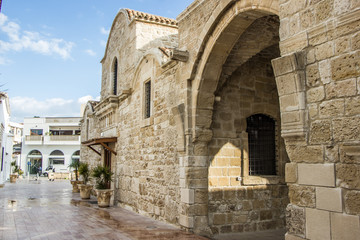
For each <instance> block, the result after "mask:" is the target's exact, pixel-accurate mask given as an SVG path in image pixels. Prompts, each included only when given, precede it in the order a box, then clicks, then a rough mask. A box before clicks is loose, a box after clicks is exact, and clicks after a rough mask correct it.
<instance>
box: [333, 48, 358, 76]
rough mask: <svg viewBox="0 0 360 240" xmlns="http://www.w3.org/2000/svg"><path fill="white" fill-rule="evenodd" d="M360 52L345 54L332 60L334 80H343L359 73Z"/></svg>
mask: <svg viewBox="0 0 360 240" xmlns="http://www.w3.org/2000/svg"><path fill="white" fill-rule="evenodd" d="M358 59H359V53H352V54H345V55H342V56H340V57H338V58H336V59H334V60H332V62H331V71H332V78H333V80H342V79H347V78H351V77H356V76H357V75H358V74H359V70H358V69H359V68H358V64H359V63H358V61H357V60H358Z"/></svg>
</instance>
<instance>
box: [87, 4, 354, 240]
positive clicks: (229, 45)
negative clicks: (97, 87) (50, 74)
mask: <svg viewBox="0 0 360 240" xmlns="http://www.w3.org/2000/svg"><path fill="white" fill-rule="evenodd" d="M359 22H360V4H359V1H356V0H345V1H344V0H341V1H340V0H262V1H257V0H206V1H205V0H195V1H194V2H193V3H192V4H191V5H190V6H188V8H187V9H186V10H184V11H183V12H182V13H181V14H180V15H179V16H178V17H177V20H173V19H168V18H164V17H160V16H155V15H151V14H147V13H142V12H138V11H134V10H129V9H122V10H120V11H119V13H118V14H117V16H116V17H115V19H114V22H113V25H112V28H111V31H110V34H109V38H108V42H107V46H106V50H105V55H104V58H103V59H102V61H101V64H102V79H101V99H100V101H90V102H88V103H87V106H86V108H85V111H84V115H83V120H82V122H81V132H82V136H81V137H82V146H81V161H87V162H89V163H90V165H91V166H95V165H98V164H105V165H107V166H109V167H111V170H112V171H113V172H114V181H113V182H112V186H111V187H112V188H113V189H114V197H113V204H115V205H118V206H122V207H124V208H127V209H130V210H132V211H135V212H138V213H141V214H144V215H147V216H150V217H153V218H155V219H159V220H162V221H166V222H169V223H172V224H175V225H178V226H181V227H183V228H185V229H188V230H189V231H194V232H195V233H198V234H201V235H206V236H214V235H218V234H226V233H234V232H255V231H263V230H269V229H280V228H286V229H287V233H286V239H287V240H298V239H356V238H357V237H358V236H359V234H360V223H359V215H360V207H359V202H360V177H359V176H360V157H359V156H360V128H359V126H360V65H359V57H360V51H359V47H360V33H359V29H360V24H359Z"/></svg>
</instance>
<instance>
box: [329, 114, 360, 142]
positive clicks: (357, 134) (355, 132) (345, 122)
mask: <svg viewBox="0 0 360 240" xmlns="http://www.w3.org/2000/svg"><path fill="white" fill-rule="evenodd" d="M359 121H360V117H349V118H340V119H335V120H333V123H332V125H333V131H334V140H335V141H351V140H360V128H359Z"/></svg>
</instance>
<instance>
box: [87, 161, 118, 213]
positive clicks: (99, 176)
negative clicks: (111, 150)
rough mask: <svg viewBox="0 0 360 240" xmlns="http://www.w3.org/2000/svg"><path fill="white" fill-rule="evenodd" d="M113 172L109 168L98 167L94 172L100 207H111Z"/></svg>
mask: <svg viewBox="0 0 360 240" xmlns="http://www.w3.org/2000/svg"><path fill="white" fill-rule="evenodd" d="M113 174H114V173H113V172H111V170H110V168H109V167H105V166H101V165H98V166H97V167H95V168H94V169H93V171H92V176H93V177H94V178H95V182H96V184H95V188H96V195H97V199H98V206H99V207H109V206H110V198H111V195H112V194H113V190H112V189H110V182H111V181H112V176H113Z"/></svg>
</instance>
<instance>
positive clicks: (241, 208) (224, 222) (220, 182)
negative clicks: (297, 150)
mask: <svg viewBox="0 0 360 240" xmlns="http://www.w3.org/2000/svg"><path fill="white" fill-rule="evenodd" d="M246 16H250V18H251V17H252V18H253V21H252V22H251V23H249V22H246V24H244V23H243V22H242V21H246V20H244V18H245V17H246ZM247 20H248V19H247ZM236 26H237V27H236ZM239 26H246V27H245V28H241V27H239ZM222 31H223V32H222V33H219V37H218V39H217V40H216V42H214V44H213V47H212V48H211V53H209V54H208V59H207V60H206V63H205V64H204V67H203V73H202V78H201V79H202V81H201V83H200V84H199V94H198V95H197V108H196V110H195V111H196V113H197V114H196V118H195V126H196V127H197V129H209V130H211V132H212V139H211V140H210V141H209V142H208V154H209V169H208V193H209V195H208V219H209V227H210V229H211V231H212V234H225V233H229V232H255V231H263V230H270V229H283V228H284V227H285V208H286V205H287V203H288V197H287V187H286V184H285V181H284V168H285V163H286V162H287V161H288V157H287V155H286V151H285V145H284V141H283V140H282V138H281V136H280V126H281V117H280V107H279V96H278V92H277V86H276V81H275V77H274V73H273V69H272V65H271V60H272V59H275V58H278V57H279V56H280V50H279V18H278V17H277V16H275V15H266V16H264V14H263V13H261V14H260V13H259V14H255V13H254V12H252V13H251V14H250V13H246V14H244V15H243V16H241V14H240V15H239V16H237V17H234V18H233V20H232V21H231V22H229V23H228V26H227V27H223V30H222ZM230 35H231V36H232V37H233V39H236V40H235V41H233V42H232V43H229V39H227V38H226V37H225V36H230ZM235 35H237V37H235ZM223 36H224V37H223ZM260 116H261V118H262V119H265V118H266V120H268V121H266V123H264V122H263V123H262V124H260V125H259V124H258V125H256V124H253V122H252V121H251V119H252V120H254V121H256V120H259V117H260ZM209 119H211V120H209ZM258 122H259V121H258ZM264 124H265V125H266V124H268V126H266V127H267V128H270V129H271V130H270V131H267V130H266V131H264V129H263V128H264ZM268 130H269V129H268ZM258 134H261V135H262V136H261V140H260V141H259V139H257V140H256V137H258ZM254 146H255V148H254ZM264 151H268V152H267V153H264ZM255 158H257V159H256V161H254V159H255ZM266 158H269V159H272V160H271V164H270V165H268V160H267V159H266Z"/></svg>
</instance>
